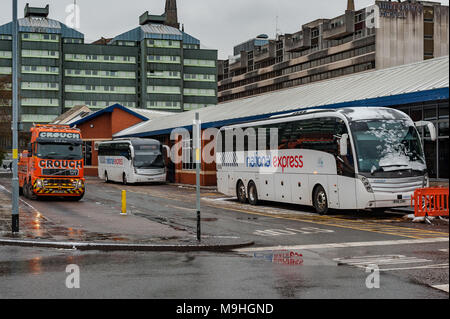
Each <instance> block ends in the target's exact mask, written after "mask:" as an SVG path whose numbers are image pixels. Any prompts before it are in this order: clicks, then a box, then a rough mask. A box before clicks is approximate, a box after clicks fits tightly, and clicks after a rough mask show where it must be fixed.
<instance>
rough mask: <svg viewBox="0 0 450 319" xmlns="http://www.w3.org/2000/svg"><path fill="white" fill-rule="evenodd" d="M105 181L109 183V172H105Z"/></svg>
mask: <svg viewBox="0 0 450 319" xmlns="http://www.w3.org/2000/svg"><path fill="white" fill-rule="evenodd" d="M105 183H109V177H108V172H105Z"/></svg>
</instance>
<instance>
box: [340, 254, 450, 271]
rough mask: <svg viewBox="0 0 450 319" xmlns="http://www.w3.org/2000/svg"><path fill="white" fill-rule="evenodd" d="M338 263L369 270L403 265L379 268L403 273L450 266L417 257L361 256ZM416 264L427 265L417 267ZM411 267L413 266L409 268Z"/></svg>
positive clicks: (341, 259)
mask: <svg viewBox="0 0 450 319" xmlns="http://www.w3.org/2000/svg"><path fill="white" fill-rule="evenodd" d="M333 260H334V261H335V262H337V264H338V266H342V265H347V266H354V267H358V268H362V269H367V268H368V267H370V266H373V265H376V266H377V267H378V268H379V267H380V266H386V265H389V266H390V267H392V266H396V265H402V266H400V267H394V268H386V267H385V268H379V271H401V270H417V269H448V268H449V264H448V263H445V264H434V265H430V263H431V262H432V261H431V260H428V259H424V258H417V257H407V256H404V255H375V256H361V257H350V258H347V257H344V258H335V259H333ZM414 264H426V265H420V266H415V265H414ZM407 265H411V266H407Z"/></svg>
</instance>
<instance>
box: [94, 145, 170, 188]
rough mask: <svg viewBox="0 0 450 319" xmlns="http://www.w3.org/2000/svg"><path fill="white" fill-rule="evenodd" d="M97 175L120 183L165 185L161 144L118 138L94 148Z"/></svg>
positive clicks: (164, 166)
mask: <svg viewBox="0 0 450 319" xmlns="http://www.w3.org/2000/svg"><path fill="white" fill-rule="evenodd" d="M98 162H99V164H98V176H99V177H100V178H103V179H104V180H105V181H106V182H110V181H114V182H122V183H123V184H133V183H147V182H165V181H166V164H165V158H164V149H163V145H162V144H161V143H160V142H159V141H157V140H151V139H139V138H133V139H118V140H114V141H109V142H102V143H100V144H99V146H98Z"/></svg>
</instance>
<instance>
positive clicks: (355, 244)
mask: <svg viewBox="0 0 450 319" xmlns="http://www.w3.org/2000/svg"><path fill="white" fill-rule="evenodd" d="M448 241H449V239H448V237H442V238H425V239H400V240H382V241H366V242H350V243H332V244H312V245H296V246H272V247H257V248H240V249H236V250H234V251H236V252H243V253H245V252H258V251H273V250H302V249H335V248H352V247H371V246H392V245H416V244H431V243H443V242H448Z"/></svg>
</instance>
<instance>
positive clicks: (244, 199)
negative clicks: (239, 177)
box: [236, 181, 247, 204]
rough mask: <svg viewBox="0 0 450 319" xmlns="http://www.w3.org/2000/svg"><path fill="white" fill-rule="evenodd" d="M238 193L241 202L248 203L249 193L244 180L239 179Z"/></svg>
mask: <svg viewBox="0 0 450 319" xmlns="http://www.w3.org/2000/svg"><path fill="white" fill-rule="evenodd" d="M236 195H237V198H238V200H239V202H240V203H242V204H245V203H247V195H246V193H245V185H244V183H243V182H242V181H239V182H238V184H237V187H236Z"/></svg>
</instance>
